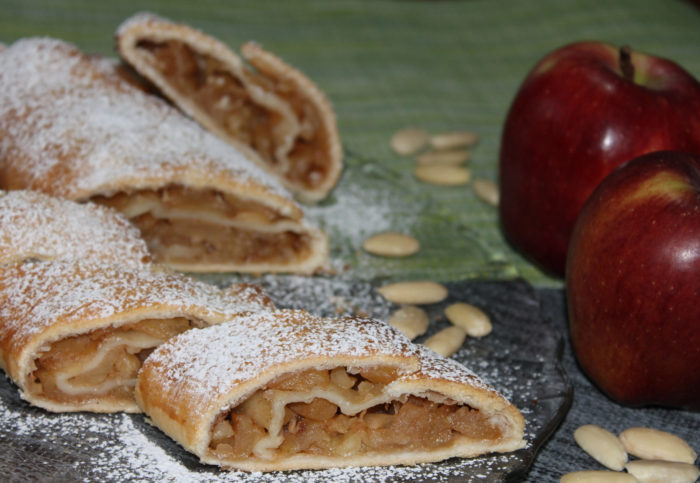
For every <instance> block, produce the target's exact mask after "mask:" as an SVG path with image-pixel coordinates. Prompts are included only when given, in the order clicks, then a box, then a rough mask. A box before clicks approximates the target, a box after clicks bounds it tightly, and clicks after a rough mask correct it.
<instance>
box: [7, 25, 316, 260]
mask: <svg viewBox="0 0 700 483" xmlns="http://www.w3.org/2000/svg"><path fill="white" fill-rule="evenodd" d="M0 139H2V143H0V188H3V189H32V190H37V191H42V192H45V193H48V194H51V195H53V196H56V197H64V198H69V199H72V200H79V201H88V200H92V201H95V202H97V203H100V204H104V205H107V206H111V207H113V208H116V209H117V210H119V211H121V212H122V213H123V214H125V215H126V216H127V218H129V220H131V221H132V222H133V223H134V224H135V225H136V226H137V227H138V228H139V229H140V231H141V234H142V236H143V237H144V239H145V240H146V242H147V244H148V247H149V249H150V250H151V252H152V254H153V256H154V259H155V260H156V261H158V262H163V263H166V264H168V265H170V266H172V267H174V268H176V269H181V270H189V271H205V272H214V271H244V272H297V273H310V272H313V271H314V270H316V269H318V268H319V267H322V266H324V265H325V263H326V261H327V250H328V246H327V240H326V237H325V235H324V234H323V233H322V232H321V231H320V230H318V229H317V228H315V227H313V226H311V225H310V224H309V223H307V222H306V220H305V219H304V216H303V215H304V214H303V212H302V210H301V207H300V206H299V205H297V204H296V203H295V202H294V201H293V200H292V199H291V198H290V197H289V195H288V194H287V192H286V191H285V190H284V188H282V186H280V184H279V183H278V182H277V181H276V180H274V179H273V178H272V177H271V176H270V175H269V174H268V173H266V172H264V171H263V170H261V169H260V168H258V167H257V166H255V165H254V164H252V163H251V162H250V160H248V159H246V158H245V156H244V155H243V154H242V153H241V152H240V151H238V150H236V149H235V148H234V147H232V146H230V145H228V144H226V143H224V142H223V141H221V140H220V139H218V138H217V137H215V136H214V135H212V134H210V133H208V132H206V131H204V130H203V129H202V128H201V127H200V126H198V125H197V124H196V123H195V122H193V121H191V120H189V119H187V118H186V117H185V116H183V115H182V114H181V113H180V112H179V111H178V110H176V109H175V108H174V107H172V106H170V105H168V104H167V103H166V102H165V101H163V100H161V99H160V98H158V97H156V96H152V95H149V94H147V93H144V92H143V91H141V90H140V89H138V88H136V87H134V86H133V85H131V84H129V83H128V82H126V81H124V80H123V79H122V78H121V77H120V75H119V74H118V73H110V71H109V65H108V64H107V63H105V62H99V61H98V60H95V59H92V58H90V57H88V56H86V55H84V54H83V53H81V52H80V51H78V50H77V49H76V48H75V47H74V46H72V45H70V44H67V43H64V42H62V41H59V40H53V39H46V38H41V39H39V38H31V39H22V40H19V41H17V42H15V43H14V44H12V45H10V46H8V47H7V48H6V49H5V50H3V51H0Z"/></svg>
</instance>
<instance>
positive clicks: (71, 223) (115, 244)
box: [0, 190, 151, 265]
mask: <svg viewBox="0 0 700 483" xmlns="http://www.w3.org/2000/svg"><path fill="white" fill-rule="evenodd" d="M29 259H36V260H103V261H111V262H113V263H119V264H122V265H127V264H142V263H147V262H148V261H150V259H151V255H150V253H149V252H148V248H147V247H146V243H145V242H144V241H143V239H142V238H141V235H140V233H139V231H138V229H136V227H134V226H133V225H132V224H131V223H129V221H128V220H127V219H126V218H125V217H124V216H122V215H121V214H119V213H118V212H117V211H115V210H112V209H110V208H107V207H104V206H100V205H96V204H94V203H84V204H81V203H76V202H74V201H69V200H65V199H60V198H54V197H52V196H48V195H45V194H43V193H39V192H36V191H25V190H17V191H0V264H7V263H15V262H21V261H24V260H29Z"/></svg>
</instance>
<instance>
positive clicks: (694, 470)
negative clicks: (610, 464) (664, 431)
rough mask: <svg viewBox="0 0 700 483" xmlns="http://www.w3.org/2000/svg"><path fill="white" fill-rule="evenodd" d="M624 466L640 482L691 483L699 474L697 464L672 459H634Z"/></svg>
mask: <svg viewBox="0 0 700 483" xmlns="http://www.w3.org/2000/svg"><path fill="white" fill-rule="evenodd" d="M625 468H626V469H627V472H628V473H629V474H630V475H633V476H634V477H635V478H637V480H639V481H640V482H641V483H656V482H658V483H662V482H663V483H693V482H694V481H695V480H697V478H698V476H700V470H698V467H697V466H695V465H691V464H690V463H677V462H674V461H654V460H634V461H630V462H629V463H627V465H626V466H625Z"/></svg>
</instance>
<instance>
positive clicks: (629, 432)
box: [620, 428, 698, 464]
mask: <svg viewBox="0 0 700 483" xmlns="http://www.w3.org/2000/svg"><path fill="white" fill-rule="evenodd" d="M620 441H622V444H623V445H624V447H625V449H626V450H627V452H628V453H629V454H631V455H634V456H636V457H638V458H642V459H647V460H663V461H677V462H679V463H690V464H693V463H694V462H695V459H696V458H697V457H698V455H697V453H695V451H693V448H691V447H690V446H689V445H688V443H686V442H685V441H684V440H683V439H682V438H679V437H678V436H676V435H675V434H671V433H667V432H666V431H659V430H658V429H651V428H629V429H626V430H624V431H623V432H622V433H620Z"/></svg>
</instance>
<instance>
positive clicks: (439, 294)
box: [377, 281, 447, 305]
mask: <svg viewBox="0 0 700 483" xmlns="http://www.w3.org/2000/svg"><path fill="white" fill-rule="evenodd" d="M377 291H378V292H379V293H380V294H381V295H382V296H383V297H384V298H385V299H387V300H388V301H389V302H394V303H395V304H402V305H425V304H434V303H437V302H442V301H443V300H445V299H446V298H447V288H446V287H445V286H444V285H442V284H439V283H437V282H429V281H416V282H397V283H390V284H388V285H384V286H383V287H380V288H379V289H377Z"/></svg>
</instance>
